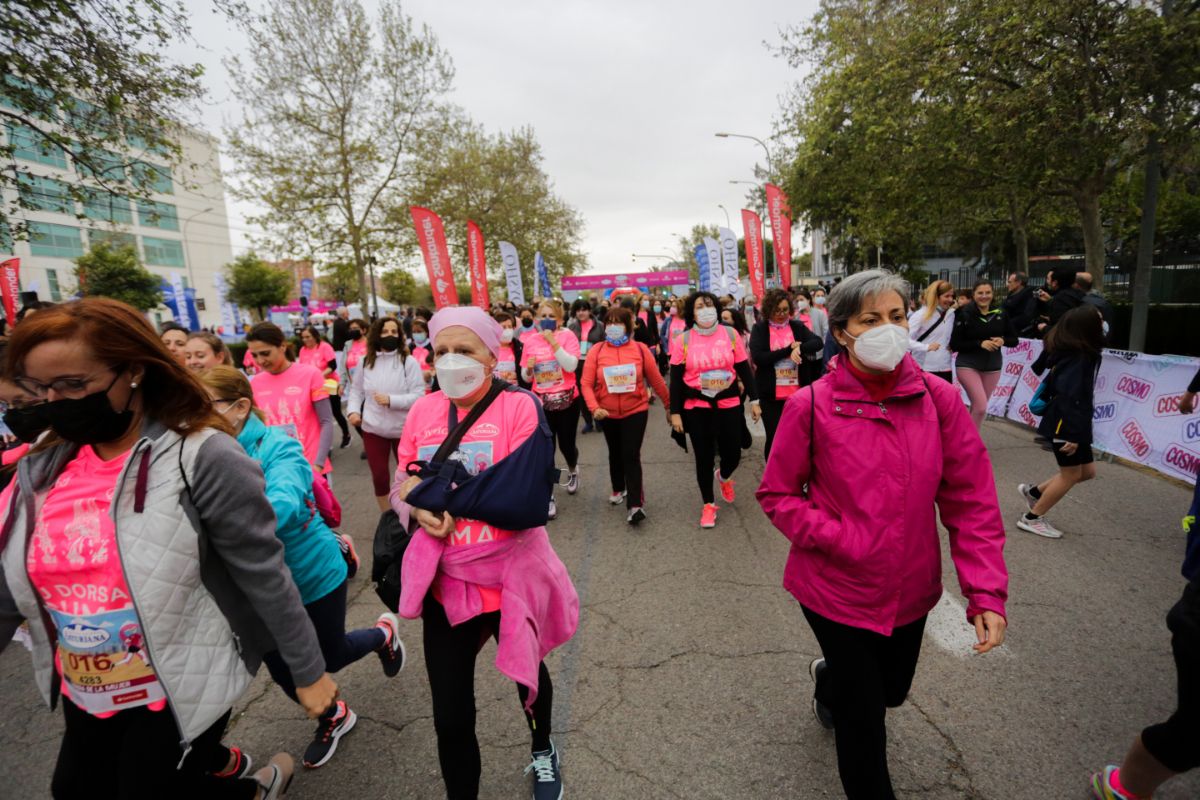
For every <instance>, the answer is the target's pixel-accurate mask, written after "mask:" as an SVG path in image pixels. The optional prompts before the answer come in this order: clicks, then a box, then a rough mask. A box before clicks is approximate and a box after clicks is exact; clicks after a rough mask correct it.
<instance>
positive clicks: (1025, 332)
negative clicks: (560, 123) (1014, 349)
mask: <svg viewBox="0 0 1200 800" xmlns="http://www.w3.org/2000/svg"><path fill="white" fill-rule="evenodd" d="M1001 307H1002V308H1003V309H1004V313H1005V314H1008V318H1009V319H1010V320H1012V326H1013V330H1014V331H1016V333H1017V336H1034V335H1035V331H1034V327H1033V323H1034V322H1035V321H1036V320H1037V315H1038V299H1037V295H1036V294H1034V293H1033V289H1030V288H1029V287H1028V286H1022V287H1021V290H1020V291H1017V292H1013V293H1012V294H1010V295H1009V296H1008V297H1006V298H1004V302H1003V303H1002V304H1001Z"/></svg>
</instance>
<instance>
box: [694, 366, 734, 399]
mask: <svg viewBox="0 0 1200 800" xmlns="http://www.w3.org/2000/svg"><path fill="white" fill-rule="evenodd" d="M732 385H733V373H732V372H730V371H729V370H727V369H710V370H708V371H706V372H701V373H700V394H702V395H704V396H705V397H716V396H717V395H719V394H720V393H721V392H723V391H725V390H726V389H728V388H729V387H730V386H732Z"/></svg>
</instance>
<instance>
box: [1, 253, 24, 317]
mask: <svg viewBox="0 0 1200 800" xmlns="http://www.w3.org/2000/svg"><path fill="white" fill-rule="evenodd" d="M0 297H3V300H4V318H5V319H6V320H8V325H9V327H10V328H11V327H12V326H13V325H16V324H17V300H18V299H20V297H21V259H19V258H10V259H8V260H7V261H4V262H0Z"/></svg>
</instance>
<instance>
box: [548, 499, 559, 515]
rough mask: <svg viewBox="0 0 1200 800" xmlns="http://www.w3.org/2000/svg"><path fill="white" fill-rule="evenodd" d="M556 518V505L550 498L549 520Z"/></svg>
mask: <svg viewBox="0 0 1200 800" xmlns="http://www.w3.org/2000/svg"><path fill="white" fill-rule="evenodd" d="M556 517H558V503H556V502H554V498H553V497H551V498H550V519H555V518H556Z"/></svg>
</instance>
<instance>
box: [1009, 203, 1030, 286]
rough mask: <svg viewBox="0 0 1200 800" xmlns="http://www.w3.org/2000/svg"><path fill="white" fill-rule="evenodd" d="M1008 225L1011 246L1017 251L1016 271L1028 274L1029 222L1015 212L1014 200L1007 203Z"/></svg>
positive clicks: (1024, 216) (1025, 217) (1022, 215)
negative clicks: (1011, 236) (1009, 225)
mask: <svg viewBox="0 0 1200 800" xmlns="http://www.w3.org/2000/svg"><path fill="white" fill-rule="evenodd" d="M1008 215H1009V223H1010V224H1011V225H1012V235H1013V246H1014V247H1015V248H1016V250H1017V265H1016V271H1017V272H1021V273H1024V274H1025V275H1028V274H1029V220H1028V218H1027V216H1026V215H1024V214H1022V213H1020V212H1019V211H1018V210H1017V202H1016V201H1015V200H1009V201H1008Z"/></svg>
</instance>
